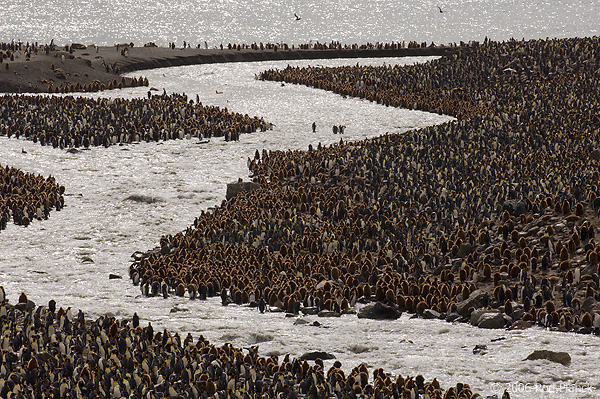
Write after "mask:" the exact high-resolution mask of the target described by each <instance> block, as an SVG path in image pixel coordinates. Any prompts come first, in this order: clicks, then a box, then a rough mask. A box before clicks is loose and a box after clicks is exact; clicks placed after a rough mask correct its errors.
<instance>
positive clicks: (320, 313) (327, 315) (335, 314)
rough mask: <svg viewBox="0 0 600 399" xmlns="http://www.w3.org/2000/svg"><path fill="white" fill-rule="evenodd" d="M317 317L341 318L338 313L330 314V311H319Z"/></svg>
mask: <svg viewBox="0 0 600 399" xmlns="http://www.w3.org/2000/svg"><path fill="white" fill-rule="evenodd" d="M317 316H319V317H341V316H342V315H341V314H340V313H338V312H332V311H331V310H321V311H320V312H319V313H318V314H317Z"/></svg>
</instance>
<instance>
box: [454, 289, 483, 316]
mask: <svg viewBox="0 0 600 399" xmlns="http://www.w3.org/2000/svg"><path fill="white" fill-rule="evenodd" d="M484 295H485V291H484V290H475V291H473V292H471V295H469V297H468V298H467V299H465V300H464V301H460V302H459V303H458V304H457V307H456V311H457V312H458V314H460V315H461V316H468V315H469V308H471V307H474V308H475V309H477V308H480V307H482V306H483V297H484Z"/></svg>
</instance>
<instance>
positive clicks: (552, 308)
mask: <svg viewBox="0 0 600 399" xmlns="http://www.w3.org/2000/svg"><path fill="white" fill-rule="evenodd" d="M544 308H546V312H547V313H552V312H554V311H555V310H556V306H555V305H554V302H553V301H551V300H548V301H546V303H544Z"/></svg>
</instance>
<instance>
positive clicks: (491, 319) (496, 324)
mask: <svg viewBox="0 0 600 399" xmlns="http://www.w3.org/2000/svg"><path fill="white" fill-rule="evenodd" d="M477 327H479V328H503V327H504V315H502V314H500V313H484V314H482V315H481V317H480V318H479V321H478V322H477Z"/></svg>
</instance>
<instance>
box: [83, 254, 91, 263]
mask: <svg viewBox="0 0 600 399" xmlns="http://www.w3.org/2000/svg"><path fill="white" fill-rule="evenodd" d="M81 263H94V259H92V258H90V257H89V256H82V257H81Z"/></svg>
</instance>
